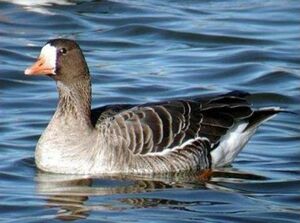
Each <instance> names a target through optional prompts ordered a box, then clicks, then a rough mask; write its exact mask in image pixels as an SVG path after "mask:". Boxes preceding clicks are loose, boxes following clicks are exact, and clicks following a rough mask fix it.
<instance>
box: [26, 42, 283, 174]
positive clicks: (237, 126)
mask: <svg viewBox="0 0 300 223" xmlns="http://www.w3.org/2000/svg"><path fill="white" fill-rule="evenodd" d="M38 63H39V64H38V65H37V64H34V65H33V66H32V67H31V68H28V69H27V70H26V71H25V73H26V74H27V75H35V74H46V75H48V76H50V77H52V78H53V79H54V80H55V81H56V83H57V86H58V92H59V102H58V107H57V109H56V112H55V114H54V116H53V118H52V120H51V122H50V123H49V125H48V127H47V128H46V130H45V132H44V133H43V135H42V136H41V138H40V140H39V142H38V144H37V148H36V155H35V157H36V163H37V166H38V167H39V168H41V169H43V170H46V171H50V172H59V173H75V174H102V173H110V174H112V173H162V172H177V171H183V170H197V169H207V168H211V167H217V166H222V165H226V164H229V163H231V162H232V161H233V159H234V158H235V157H236V155H237V154H238V153H239V151H240V150H241V149H242V147H243V146H244V145H245V144H246V142H247V141H248V140H249V139H250V137H251V136H252V135H253V134H254V132H255V130H256V129H257V127H258V126H259V125H260V124H261V123H262V122H263V121H264V120H266V119H268V118H270V117H271V116H273V115H274V114H276V113H277V112H278V109H275V108H267V109H260V110H257V111H253V110H252V109H251V107H250V104H249V103H248V101H247V96H248V94H247V93H243V92H231V93H229V94H225V95H220V96H216V97H209V98H193V99H190V100H170V101H165V102H159V103H151V104H143V105H129V104H128V105H109V106H105V107H102V108H98V109H94V110H91V86H90V85H91V82H90V75H89V70H88V67H87V64H86V62H85V59H84V56H83V54H82V52H81V50H80V48H79V46H78V44H77V43H75V42H74V41H72V40H67V39H56V40H52V41H49V42H48V43H47V44H46V45H45V46H44V47H43V49H42V51H41V55H40V57H39V59H38ZM49 71H50V72H49Z"/></svg>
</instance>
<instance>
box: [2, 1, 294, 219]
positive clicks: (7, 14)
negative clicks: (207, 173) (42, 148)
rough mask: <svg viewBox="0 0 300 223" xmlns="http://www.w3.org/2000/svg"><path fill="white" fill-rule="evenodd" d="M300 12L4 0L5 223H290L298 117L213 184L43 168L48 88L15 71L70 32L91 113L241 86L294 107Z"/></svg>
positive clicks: (281, 119) (213, 4) (50, 101)
mask: <svg viewBox="0 0 300 223" xmlns="http://www.w3.org/2000/svg"><path fill="white" fill-rule="evenodd" d="M37 2H40V3H39V4H37ZM299 12H300V2H299V1H296V0H294V1H292V0H283V1H279V0H278V1H275V0H274V1H271V0H269V1H260V0H249V1H193V0H189V1H180V0H173V1H171V0H169V1H159V0H150V1H54V0H52V1H50V0H43V1H33V0H32V1H29V0H27V1H21V0H20V1H17V0H15V1H0V161H1V162H0V222H50V221H51V222H61V221H64V220H69V221H70V220H74V221H76V220H77V222H93V221H94V222H125V221H126V222H286V223H287V222H299V219H300V131H299V130H300V118H299V115H294V114H289V113H282V114H279V115H278V116H276V117H275V118H273V119H272V120H270V121H269V122H267V123H266V124H265V125H263V126H262V127H261V128H260V129H259V130H258V131H257V134H256V135H255V136H254V137H253V138H252V140H251V141H250V142H249V143H248V145H247V146H246V147H245V149H244V150H243V151H242V153H241V154H240V155H239V156H238V158H237V159H236V160H235V162H234V163H233V165H232V166H230V167H226V168H222V169H216V170H214V173H213V175H212V177H211V178H209V179H199V178H197V177H195V176H191V175H189V174H188V173H186V174H182V175H179V176H160V177H155V176H154V177H146V176H144V177H143V176H140V177H135V176H119V177H109V176H107V177H99V178H91V177H89V176H68V175H55V174H48V173H43V172H40V171H38V170H37V168H36V166H35V164H34V158H33V157H34V149H35V145H36V142H37V140H38V138H39V136H40V134H41V132H42V131H43V129H45V127H46V125H47V123H48V121H49V120H50V118H51V115H52V114H53V112H54V110H55V107H56V102H57V92H56V88H55V83H54V82H53V81H52V80H51V79H49V78H46V77H26V76H25V75H24V74H23V71H24V69H25V68H26V67H27V66H28V65H30V64H32V63H33V61H34V60H35V58H36V57H37V55H38V54H39V52H40V49H41V47H42V46H43V45H44V43H45V42H47V41H48V40H49V39H51V38H57V37H66V38H72V39H75V40H77V41H78V42H79V44H80V45H81V48H82V49H83V51H84V54H85V56H86V60H87V62H88V64H89V67H90V71H91V74H92V76H93V107H98V106H103V105H106V104H111V103H139V102H141V103H144V102H149V101H157V100H162V99H169V98H175V97H176V98H177V97H192V96H195V95H202V94H208V93H224V92H227V91H230V90H244V91H249V92H251V93H252V94H253V96H252V97H251V99H252V103H253V104H254V106H280V107H282V108H286V109H288V110H290V111H293V112H296V113H297V112H298V113H300V82H299V80H300V68H299V65H300V53H299V52H300V13H299Z"/></svg>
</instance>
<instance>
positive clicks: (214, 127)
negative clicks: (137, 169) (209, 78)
mask: <svg viewBox="0 0 300 223" xmlns="http://www.w3.org/2000/svg"><path fill="white" fill-rule="evenodd" d="M245 96H246V95H240V94H227V95H223V96H219V97H215V98H212V99H209V100H204V99H197V98H195V99H193V100H175V101H167V102H162V103H157V104H144V105H139V106H133V107H129V108H124V109H120V110H119V112H116V113H114V114H113V115H112V116H110V117H109V123H110V129H111V131H112V133H113V134H115V135H117V136H118V137H122V141H123V144H122V147H126V148H127V149H128V150H130V152H131V153H133V154H135V155H158V154H168V153H169V152H173V151H174V150H179V149H183V150H184V149H190V147H191V144H193V147H194V148H195V149H197V147H202V148H203V147H204V146H203V145H202V146H201V143H204V142H205V143H206V144H207V143H208V144H209V145H208V147H209V150H211V149H213V148H215V147H216V146H217V145H218V143H219V142H220V139H221V137H222V136H224V135H226V134H227V132H228V130H229V129H231V128H232V127H233V126H234V124H235V123H236V122H237V121H239V120H243V119H246V118H248V117H250V116H251V115H252V113H253V112H252V110H251V108H250V105H249V103H248V102H247V100H246V98H245ZM124 143H125V144H124ZM206 147H207V146H206Z"/></svg>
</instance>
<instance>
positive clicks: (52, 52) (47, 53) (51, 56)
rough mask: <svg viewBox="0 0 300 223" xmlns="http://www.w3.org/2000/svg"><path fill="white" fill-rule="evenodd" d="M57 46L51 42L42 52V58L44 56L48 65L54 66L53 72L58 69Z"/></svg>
mask: <svg viewBox="0 0 300 223" xmlns="http://www.w3.org/2000/svg"><path fill="white" fill-rule="evenodd" d="M56 57H57V52H56V47H54V46H51V45H50V43H48V44H46V45H45V46H44V47H43V48H42V50H41V54H40V58H43V59H44V60H45V61H47V65H48V66H49V67H51V68H53V72H54V73H55V71H56Z"/></svg>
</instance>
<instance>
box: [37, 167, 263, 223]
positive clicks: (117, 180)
mask: <svg viewBox="0 0 300 223" xmlns="http://www.w3.org/2000/svg"><path fill="white" fill-rule="evenodd" d="M220 180H222V182H226V181H229V182H238V181H240V182H241V181H244V180H266V179H265V178H264V177H261V176H257V175H253V174H248V173H240V172H226V169H222V171H214V172H212V171H202V172H197V173H181V174H176V175H174V174H172V175H158V176H101V177H97V178H90V177H88V176H78V175H59V174H50V173H44V172H41V171H39V172H38V173H37V177H36V190H37V193H38V194H40V195H43V196H46V202H47V205H46V207H48V208H59V210H58V211H57V214H56V217H57V218H58V219H61V220H77V219H83V218H86V217H87V216H88V215H89V213H90V212H91V211H121V210H123V209H128V208H131V209H132V208H133V209H135V208H149V207H157V206H167V207H172V206H176V207H177V206H186V205H189V204H190V203H191V202H190V201H180V200H174V199H166V198H161V199H160V198H152V197H147V196H144V194H143V193H145V194H147V192H151V191H157V190H168V189H173V188H186V189H188V188H190V189H191V188H195V187H196V188H197V190H208V189H209V190H217V191H230V190H232V189H229V188H226V187H224V186H220V185H218V181H220ZM137 194H138V195H139V196H136V195H137ZM105 195H118V196H117V201H118V202H108V201H107V197H105ZM92 197H103V199H104V200H105V202H99V203H97V204H96V205H95V204H93V205H91V204H90V203H89V202H88V200H89V199H91V198H92ZM100 200H101V199H100ZM193 202H194V201H193ZM201 202H203V201H201ZM205 202H206V203H208V202H207V201H205ZM216 203H218V204H221V203H222V202H219V201H212V202H211V204H210V205H215V204H216ZM124 205H125V206H124Z"/></svg>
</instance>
